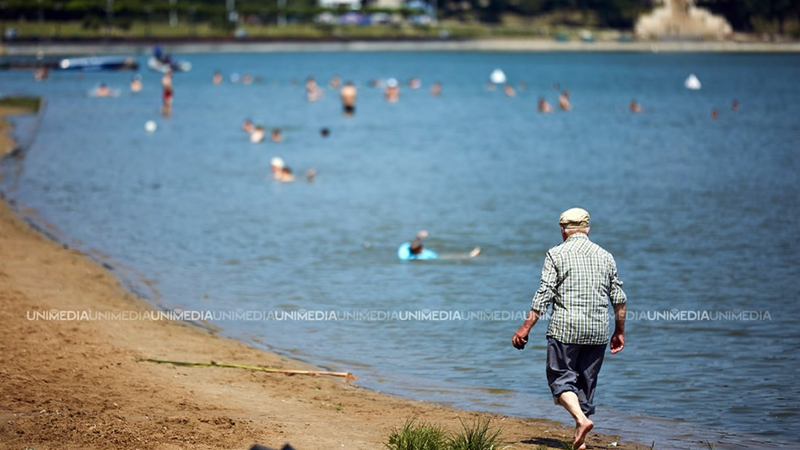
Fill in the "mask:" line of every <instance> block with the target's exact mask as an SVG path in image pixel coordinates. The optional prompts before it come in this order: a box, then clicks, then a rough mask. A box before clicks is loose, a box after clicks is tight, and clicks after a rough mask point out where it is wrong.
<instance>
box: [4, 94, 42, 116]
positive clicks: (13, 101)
mask: <svg viewBox="0 0 800 450" xmlns="http://www.w3.org/2000/svg"><path fill="white" fill-rule="evenodd" d="M0 106H5V107H9V108H21V109H25V110H28V111H30V112H32V113H37V112H39V108H40V107H41V106H42V99H41V98H39V97H3V98H2V99H0Z"/></svg>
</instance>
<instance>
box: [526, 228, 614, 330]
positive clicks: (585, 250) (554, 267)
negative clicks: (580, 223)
mask: <svg viewBox="0 0 800 450" xmlns="http://www.w3.org/2000/svg"><path fill="white" fill-rule="evenodd" d="M609 300H610V301H611V304H612V305H620V304H623V303H625V301H626V297H625V293H624V292H623V291H622V281H620V280H619V279H618V278H617V265H616V263H615V262H614V257H613V256H611V254H610V253H608V252H607V251H605V250H603V249H602V248H601V247H600V246H599V245H597V244H595V243H593V242H592V241H590V240H589V236H587V235H585V234H582V233H575V234H573V235H572V236H570V237H569V238H567V240H566V241H564V242H563V243H562V244H561V245H557V246H555V247H553V248H551V249H550V250H549V251H548V252H547V256H546V257H545V260H544V267H543V268H542V282H541V285H540V286H539V290H538V291H536V295H535V296H534V297H533V301H532V302H531V309H533V310H535V311H537V312H538V313H539V314H544V313H546V312H547V310H548V308H549V307H550V305H551V304H552V305H553V314H552V316H551V317H550V324H549V325H548V327H547V336H549V337H552V338H554V339H555V340H557V341H559V342H562V343H565V344H590V345H599V344H606V343H608V340H609V333H608V322H609V319H608V317H609V313H608V303H609Z"/></svg>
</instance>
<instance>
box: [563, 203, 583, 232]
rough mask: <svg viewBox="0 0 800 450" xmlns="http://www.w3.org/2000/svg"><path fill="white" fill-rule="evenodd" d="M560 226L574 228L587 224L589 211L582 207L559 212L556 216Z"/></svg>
mask: <svg viewBox="0 0 800 450" xmlns="http://www.w3.org/2000/svg"><path fill="white" fill-rule="evenodd" d="M558 224H559V225H561V228H566V229H575V228H586V227H588V226H589V213H588V212H586V210H585V209H583V208H572V209H568V210H566V211H564V212H563V213H561V217H559V218H558Z"/></svg>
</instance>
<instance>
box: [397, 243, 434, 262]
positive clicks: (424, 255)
mask: <svg viewBox="0 0 800 450" xmlns="http://www.w3.org/2000/svg"><path fill="white" fill-rule="evenodd" d="M397 257H398V258H400V259H401V260H403V261H411V260H414V259H419V260H427V259H436V258H438V257H439V255H437V254H436V252H434V251H433V250H428V249H427V248H423V249H422V251H421V252H419V253H417V254H416V255H414V254H412V253H411V243H410V242H403V244H402V245H400V248H398V249H397Z"/></svg>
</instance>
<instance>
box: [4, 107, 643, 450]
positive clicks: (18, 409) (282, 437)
mask: <svg viewBox="0 0 800 450" xmlns="http://www.w3.org/2000/svg"><path fill="white" fill-rule="evenodd" d="M13 112H15V111H9V110H3V111H0V113H1V114H3V116H2V117H4V116H5V114H8V113H13ZM0 124H2V128H0V130H2V133H0V134H2V135H3V136H4V137H3V138H2V139H4V140H3V141H2V142H0V144H1V145H0V150H2V152H3V154H5V153H6V152H7V151H8V150H10V149H11V148H13V142H12V141H10V139H9V138H8V136H7V135H6V132H7V131H8V126H7V124H6V123H5V120H2V119H0ZM54 310H60V311H65V310H69V311H94V312H111V311H117V312H121V311H134V312H135V311H148V310H152V307H151V306H150V305H149V304H147V303H146V302H145V301H143V300H142V299H140V298H138V297H136V296H135V295H133V294H131V293H130V292H128V291H126V290H125V289H124V288H123V287H122V286H121V284H120V282H119V281H118V280H117V279H116V278H115V277H114V275H113V274H112V273H110V272H109V271H107V270H106V269H104V268H103V267H101V266H100V265H98V264H97V263H96V262H94V261H92V260H91V259H89V258H88V257H86V256H84V255H83V254H81V253H79V252H77V251H75V250H72V249H69V248H67V247H65V246H63V245H61V244H58V243H56V242H53V241H51V240H48V239H47V238H45V237H44V236H42V235H41V234H39V233H38V232H37V231H35V230H34V229H32V228H31V227H30V226H29V225H28V224H27V223H26V222H25V221H24V220H23V219H21V218H20V217H19V216H18V215H17V214H16V212H15V211H14V210H13V209H12V208H11V207H10V206H9V205H8V204H7V203H6V202H5V201H2V202H0V315H1V316H2V319H3V324H4V326H3V327H2V329H1V330H0V333H1V336H0V355H2V360H3V361H4V364H3V366H2V368H0V380H1V381H0V383H2V386H3V388H2V396H0V441H1V442H3V443H4V445H3V446H4V447H6V448H36V449H48V448H53V449H55V448H58V449H104V448H129V449H135V448H140V449H179V448H204V449H205V448H207V449H212V448H213V449H222V448H225V449H237V448H241V449H246V448H249V447H250V446H251V445H252V444H254V443H260V444H264V445H268V446H272V447H276V448H280V447H281V446H282V445H284V444H285V443H291V445H293V446H294V447H296V448H297V449H298V450H313V449H320V450H321V449H333V448H337V449H339V448H341V449H377V448H383V442H384V441H385V440H386V437H387V436H388V434H389V432H390V431H391V430H392V429H393V428H395V427H399V426H401V425H402V424H403V422H404V421H405V420H406V419H408V418H411V417H416V418H418V419H419V420H423V421H428V422H433V423H437V424H440V425H441V426H443V427H445V428H447V429H449V430H457V429H458V428H459V427H460V419H462V420H467V421H471V420H474V419H476V418H486V419H491V421H492V425H493V426H494V427H499V428H502V440H503V443H504V445H507V446H508V447H507V448H513V449H542V448H558V449H560V448H562V447H563V442H564V441H567V440H568V439H569V437H570V436H571V432H572V430H571V429H570V428H567V427H565V426H563V425H561V424H560V423H556V422H552V421H548V420H541V419H526V418H511V417H503V416H499V415H494V414H486V413H476V412H467V411H460V410H455V409H450V408H446V407H443V406H439V405H436V404H432V403H427V402H419V401H411V400H407V399H402V398H397V397H393V396H389V395H385V394H381V393H378V392H373V391H370V390H367V389H363V388H359V387H357V386H355V385H353V384H347V383H345V382H344V381H342V380H340V379H337V378H331V377H321V376H302V375H294V376H287V375H283V374H268V373H259V372H252V371H247V370H239V369H227V368H219V367H176V366H172V365H165V364H154V363H149V362H140V361H139V360H141V359H147V358H155V359H164V360H177V361H193V362H208V361H217V362H228V363H237V364H246V365H259V366H267V367H275V368H282V369H301V370H302V369H315V368H313V367H309V366H308V365H306V364H303V363H300V362H298V361H293V360H290V359H287V358H285V357H282V356H280V355H276V354H271V353H268V352H264V351H261V350H259V349H255V348H253V347H249V346H247V345H245V344H244V343H240V342H237V341H233V340H230V339H226V338H222V337H219V336H217V335H215V334H213V333H210V332H208V331H207V330H204V329H202V328H200V327H197V326H193V325H190V324H186V323H180V322H174V321H148V320H95V321H77V320H31V318H32V317H33V315H34V313H35V312H43V311H54ZM512 331H513V330H509V337H510V335H511V332H512ZM303 338H304V337H302V336H298V339H303ZM520 361H521V363H523V364H524V359H523V358H521V359H520ZM525 370H526V372H529V371H531V370H535V368H532V369H530V370H529V369H525ZM355 375H356V376H357V375H358V374H357V373H356V374H355ZM542 376H543V375H542ZM541 386H544V382H543V381H542V383H541ZM530 415H531V416H532V417H544V416H548V415H551V416H555V415H563V411H561V410H558V409H556V407H555V406H554V407H553V409H552V410H548V411H531V412H530ZM613 441H620V444H619V446H618V448H625V449H634V448H645V447H644V446H641V445H638V444H634V443H626V442H624V441H622V440H620V439H619V438H618V437H615V436H602V435H597V434H593V435H591V436H590V438H589V440H588V444H589V448H606V446H607V445H608V444H610V443H611V442H613Z"/></svg>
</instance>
